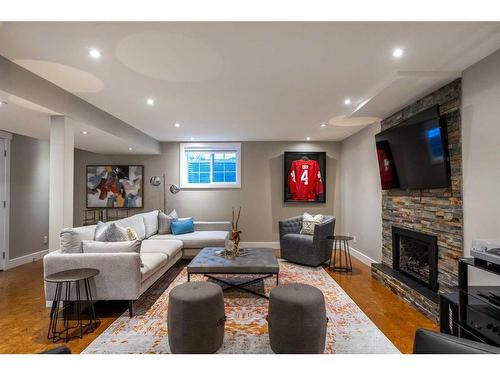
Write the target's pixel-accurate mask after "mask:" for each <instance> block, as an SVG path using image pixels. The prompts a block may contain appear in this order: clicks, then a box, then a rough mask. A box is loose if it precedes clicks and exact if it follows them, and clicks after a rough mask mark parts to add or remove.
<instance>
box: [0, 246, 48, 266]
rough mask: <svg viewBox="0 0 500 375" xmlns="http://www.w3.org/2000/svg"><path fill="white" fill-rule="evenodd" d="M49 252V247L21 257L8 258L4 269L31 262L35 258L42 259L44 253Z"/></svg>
mask: <svg viewBox="0 0 500 375" xmlns="http://www.w3.org/2000/svg"><path fill="white" fill-rule="evenodd" d="M48 253H49V249H45V250H40V251H37V252H35V253H31V254H27V255H23V256H22V257H18V258H14V259H9V260H8V261H7V264H6V268H5V269H6V270H10V269H11V268H14V267H19V266H22V265H23V264H27V263H31V262H34V261H36V260H39V259H42V258H43V257H44V256H45V255H46V254H48Z"/></svg>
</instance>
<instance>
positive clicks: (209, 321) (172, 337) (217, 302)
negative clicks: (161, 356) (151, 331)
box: [167, 282, 226, 354]
mask: <svg viewBox="0 0 500 375" xmlns="http://www.w3.org/2000/svg"><path fill="white" fill-rule="evenodd" d="M225 320H226V318H225V315H224V296H223V295H222V288H221V287H220V286H218V285H216V284H214V283H209V282H188V283H184V284H182V285H178V286H176V287H175V288H173V289H172V290H171V291H170V295H169V302H168V314H167V326H168V342H169V344H170V350H171V351H172V353H177V354H183V353H185V354H187V353H193V354H196V353H215V352H216V351H217V350H218V349H219V348H220V346H221V345H222V340H223V339H224V325H225Z"/></svg>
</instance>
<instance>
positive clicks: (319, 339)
mask: <svg viewBox="0 0 500 375" xmlns="http://www.w3.org/2000/svg"><path fill="white" fill-rule="evenodd" d="M268 322H269V340H270V342H271V349H272V350H273V352H275V353H280V354H294V353H311V354H312V353H323V352H324V350H325V341H326V324H327V318H326V308H325V298H324V296H323V293H322V292H321V291H320V290H319V289H318V288H315V287H313V286H311V285H306V284H283V285H280V286H277V287H276V288H273V289H272V290H271V295H270V297H269V316H268Z"/></svg>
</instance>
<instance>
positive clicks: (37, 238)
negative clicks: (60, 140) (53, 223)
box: [9, 134, 49, 259]
mask: <svg viewBox="0 0 500 375" xmlns="http://www.w3.org/2000/svg"><path fill="white" fill-rule="evenodd" d="M9 225H10V231H9V258H10V259H14V258H18V257H21V256H23V255H28V254H31V253H34V252H37V251H40V250H44V249H47V248H48V246H47V245H46V244H44V240H43V238H44V236H48V234H49V142H48V141H41V140H38V139H35V138H30V137H25V136H22V135H17V134H13V137H12V141H11V163H10V223H9Z"/></svg>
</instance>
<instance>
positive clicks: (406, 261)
mask: <svg viewBox="0 0 500 375" xmlns="http://www.w3.org/2000/svg"><path fill="white" fill-rule="evenodd" d="M399 269H400V271H403V272H406V273H407V274H409V275H411V276H413V277H415V278H417V279H420V280H422V281H423V282H424V283H428V282H429V272H430V266H429V246H428V244H427V243H424V242H421V241H418V240H415V239H413V238H408V237H405V236H401V237H399Z"/></svg>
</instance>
